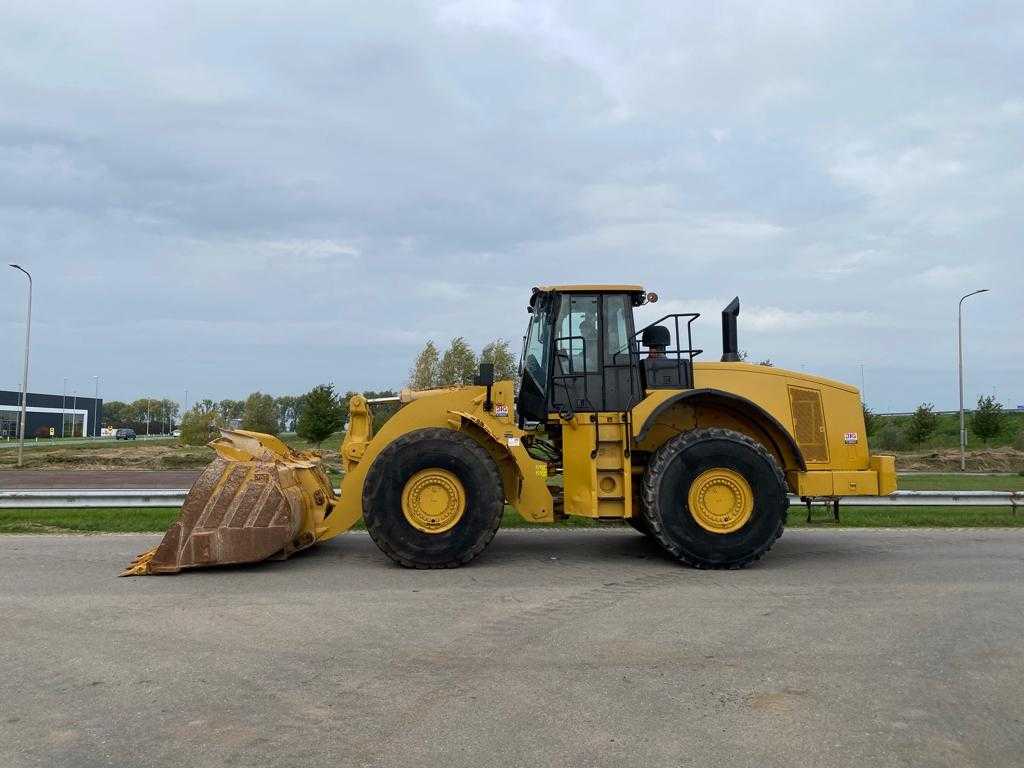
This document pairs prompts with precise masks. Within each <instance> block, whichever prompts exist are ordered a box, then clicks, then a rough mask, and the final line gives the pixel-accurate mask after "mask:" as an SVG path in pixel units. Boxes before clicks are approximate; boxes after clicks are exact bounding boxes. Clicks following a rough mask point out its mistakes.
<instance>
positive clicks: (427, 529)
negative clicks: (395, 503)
mask: <svg viewBox="0 0 1024 768" xmlns="http://www.w3.org/2000/svg"><path fill="white" fill-rule="evenodd" d="M465 511H466V489H465V488H463V487H462V482H461V481H460V480H459V478H458V477H456V476H455V475H454V474H452V473H451V472H449V471H448V470H447V469H421V470H420V471H419V472H417V473H416V474H415V475H413V476H412V477H410V478H409V481H408V482H407V483H406V484H405V489H404V490H403V491H402V514H404V515H405V519H406V520H408V521H409V525H411V526H412V527H413V528H415V529H416V530H418V531H423V532H424V533H444V532H445V531H448V530H451V529H452V528H454V527H455V524H456V523H457V522H459V520H461V519H462V515H463V513H464V512H465Z"/></svg>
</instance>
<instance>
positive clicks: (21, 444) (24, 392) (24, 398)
mask: <svg viewBox="0 0 1024 768" xmlns="http://www.w3.org/2000/svg"><path fill="white" fill-rule="evenodd" d="M9 266H11V267H13V268H14V269H16V270H18V271H19V272H24V273H25V277H27V278H28V314H27V316H26V317H25V366H24V368H22V373H21V427H20V429H19V430H18V466H19V467H20V466H21V453H22V451H23V450H24V449H25V419H26V411H27V410H28V346H29V340H30V339H31V335H32V275H30V274H29V273H28V270H27V269H25V268H24V267H19V266H18V265H17V264H10V265H9Z"/></svg>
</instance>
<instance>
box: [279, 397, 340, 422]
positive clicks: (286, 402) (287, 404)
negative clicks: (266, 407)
mask: <svg viewBox="0 0 1024 768" xmlns="http://www.w3.org/2000/svg"><path fill="white" fill-rule="evenodd" d="M332 391H333V390H332ZM335 397H337V396H336V395H335ZM300 399H301V398H300V397H296V396H295V395H281V396H280V397H275V398H274V406H275V407H276V408H277V427H278V429H279V430H280V431H281V432H290V431H292V430H294V429H297V426H296V425H297V423H298V420H299V414H298V404H299V400H300Z"/></svg>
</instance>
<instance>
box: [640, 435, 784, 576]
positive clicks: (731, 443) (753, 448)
mask: <svg viewBox="0 0 1024 768" xmlns="http://www.w3.org/2000/svg"><path fill="white" fill-rule="evenodd" d="M788 509H789V496H788V495H787V492H786V481H785V477H784V476H783V474H782V470H781V468H780V467H779V465H778V463H777V462H776V461H775V459H774V457H773V456H772V455H771V454H770V453H769V452H768V451H767V449H765V447H764V446H763V445H761V444H760V443H758V442H757V441H755V440H753V439H751V438H749V437H747V436H746V435H744V434H741V433H739V432H734V431H732V430H729V429H718V428H714V429H699V430H694V431H692V432H687V433H685V434H682V435H679V436H678V437H674V438H672V439H671V440H669V441H668V442H666V443H665V444H664V445H663V446H662V447H661V448H659V449H658V450H657V451H656V452H655V453H654V455H653V456H652V457H651V462H650V464H649V465H648V466H647V471H646V472H645V474H644V481H643V514H644V518H645V519H646V521H647V525H648V526H649V528H650V530H651V535H652V536H653V537H654V538H655V539H656V540H657V541H658V543H659V544H661V546H662V547H663V548H664V549H665V551H666V552H668V553H669V554H670V555H672V556H673V557H675V558H676V559H678V560H680V561H682V562H684V563H687V564H688V565H692V566H695V567H697V568H742V567H744V566H746V565H748V564H750V563H752V562H754V561H755V560H757V559H759V558H760V557H761V556H763V555H764V554H765V553H766V552H767V551H768V550H769V549H771V547H772V544H774V543H775V540H776V539H777V538H779V536H781V535H782V531H783V528H784V527H785V524H786V514H787V511H788Z"/></svg>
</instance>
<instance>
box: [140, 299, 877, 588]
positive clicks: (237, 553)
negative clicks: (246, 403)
mask: <svg viewBox="0 0 1024 768" xmlns="http://www.w3.org/2000/svg"><path fill="white" fill-rule="evenodd" d="M656 300H657V296H656V295H655V294H653V293H651V294H649V293H646V292H645V291H644V289H643V288H642V287H641V286H638V285H558V286H548V287H542V288H535V289H534V290H533V294H532V296H531V297H530V303H529V308H528V310H529V326H528V328H527V331H526V336H525V340H524V347H523V356H522V362H521V367H520V378H521V380H520V384H519V387H518V391H517V390H516V388H515V386H514V382H512V381H494V380H493V378H494V377H493V369H491V368H490V367H489V366H486V365H481V367H480V376H479V377H478V380H477V383H476V384H474V385H473V386H464V387H454V388H450V389H438V390H430V391H409V390H404V391H403V392H402V394H401V396H400V398H399V399H400V400H401V404H402V405H401V408H400V409H399V410H398V411H397V413H395V415H394V416H392V417H391V418H390V419H389V420H388V421H387V422H386V423H385V424H384V425H383V427H382V428H381V429H380V431H379V432H377V433H376V434H375V433H374V430H373V415H372V412H371V409H372V407H373V405H374V404H373V403H372V402H368V401H367V400H366V399H365V398H363V397H361V396H358V395H357V396H354V397H352V399H351V401H350V404H349V424H348V431H347V434H346V435H345V438H344V441H343V442H342V445H341V460H342V466H343V469H344V477H343V479H342V481H341V488H340V492H339V493H336V492H335V490H334V489H333V488H332V487H331V483H330V482H329V481H328V478H327V475H326V474H325V473H324V471H323V469H322V468H321V466H320V463H319V457H318V456H317V455H316V454H312V453H300V452H297V451H293V450H290V449H289V448H288V447H287V446H286V445H285V444H284V443H282V442H281V441H280V440H278V439H277V438H275V437H271V436H269V435H262V434H258V433H254V432H244V431H227V430H225V431H224V432H223V433H222V436H221V437H219V438H218V439H216V440H214V441H213V442H212V443H211V445H212V447H213V448H214V449H215V450H216V452H217V454H218V456H217V458H216V459H215V461H214V462H213V463H212V464H211V465H210V467H209V468H208V469H207V470H206V471H205V472H204V473H203V474H202V476H201V477H200V478H199V480H198V481H197V482H196V484H195V485H194V486H193V488H192V490H191V491H190V492H189V494H188V497H187V498H186V500H185V503H184V506H183V507H182V510H181V515H180V517H179V519H178V520H177V521H176V522H175V523H174V524H173V525H172V526H171V527H170V529H169V530H168V531H167V533H166V535H165V536H164V539H163V541H161V543H160V544H159V546H157V547H156V548H154V549H152V550H150V551H149V552H145V553H143V554H142V555H140V556H139V557H138V558H136V560H135V561H134V562H133V563H132V564H131V565H130V566H129V567H128V569H127V570H126V571H125V572H124V575H141V574H156V573H175V572H177V571H180V570H181V569H184V568H193V567H200V566H209V565H221V564H226V563H246V562H255V561H259V560H264V559H270V558H285V557H287V556H289V555H290V554H292V553H293V552H297V551H298V550H301V549H304V548H305V547H308V546H311V545H312V544H314V543H316V542H318V541H323V540H325V539H330V538H333V537H334V536H337V535H338V534H340V533H344V532H345V531H347V530H349V529H350V528H351V527H352V526H353V525H354V524H355V523H356V522H357V521H358V520H359V519H360V518H362V519H363V521H364V522H365V525H366V529H367V531H368V532H369V534H370V536H371V537H372V538H373V541H374V542H375V543H376V544H377V546H378V547H379V548H380V549H381V550H382V551H383V552H384V553H385V554H386V555H387V556H388V557H390V558H391V559H392V560H394V561H395V562H397V563H400V564H401V565H404V566H408V567H410V568H451V567H455V566H460V565H463V564H465V563H468V562H469V561H470V560H472V559H473V558H475V557H476V556H477V555H479V554H480V553H481V552H483V550H484V549H485V548H486V547H487V545H488V544H489V543H490V541H491V539H492V538H494V534H495V533H496V532H497V530H498V526H499V524H500V522H501V518H502V513H503V511H504V509H505V505H506V504H507V505H511V506H512V507H513V508H515V510H516V511H517V512H518V513H519V515H520V516H521V517H522V518H524V519H525V520H528V521H530V522H535V523H551V522H553V521H555V520H557V519H559V518H561V517H563V516H565V515H578V516H582V517H589V518H595V519H600V520H625V521H626V522H628V523H629V524H630V525H632V526H633V527H634V528H636V529H637V530H638V531H640V532H642V533H643V534H645V535H648V536H650V537H651V538H653V539H654V540H656V541H657V542H658V544H660V545H661V547H663V548H664V550H665V551H666V552H668V553H669V554H670V555H671V556H673V557H675V558H677V559H678V560H680V561H681V562H683V563H687V564H689V565H692V566H696V567H698V568H739V567H742V566H745V565H747V564H748V563H751V562H753V561H755V560H757V559H758V558H760V557H761V556H762V555H764V554H765V553H766V552H767V551H768V550H769V549H770V548H771V546H772V544H773V542H774V541H775V540H776V539H777V538H778V537H779V536H780V535H781V534H782V530H783V527H784V525H785V523H786V512H787V509H788V506H789V494H795V495H796V496H798V497H801V498H803V499H812V498H819V499H820V498H824V499H835V498H838V497H840V496H856V495H869V496H872V495H887V494H890V493H892V492H893V491H894V490H895V489H896V473H895V466H894V460H893V457H892V456H885V455H872V454H871V453H869V451H868V444H867V436H866V434H865V429H864V417H863V411H862V408H861V401H860V394H859V393H858V391H857V390H856V389H854V388H853V387H850V386H847V385H845V384H841V383H839V382H836V381H831V380H829V379H824V378H820V377H817V376H811V375H807V374H804V373H797V372H794V371H787V370H782V369H780V368H774V367H770V366H763V365H749V364H747V363H744V362H742V361H741V360H740V359H739V354H738V346H737V336H736V333H737V332H736V323H737V316H738V315H739V300H738V299H734V300H733V301H732V303H730V304H729V306H728V307H726V309H725V311H723V313H722V336H723V349H724V354H723V355H722V359H721V361H720V362H696V361H695V358H697V356H698V355H699V354H700V352H701V350H698V349H694V346H693V343H692V331H691V329H692V326H693V323H694V321H695V320H696V319H697V317H698V315H697V314H695V313H691V314H669V315H666V316H664V317H662V318H660V319H658V320H656V321H655V322H654V323H651V324H649V325H647V326H645V327H643V328H639V329H638V328H636V327H635V320H634V309H635V308H636V307H639V306H641V305H643V304H646V303H648V302H651V301H656ZM559 480H560V481H561V482H559Z"/></svg>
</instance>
